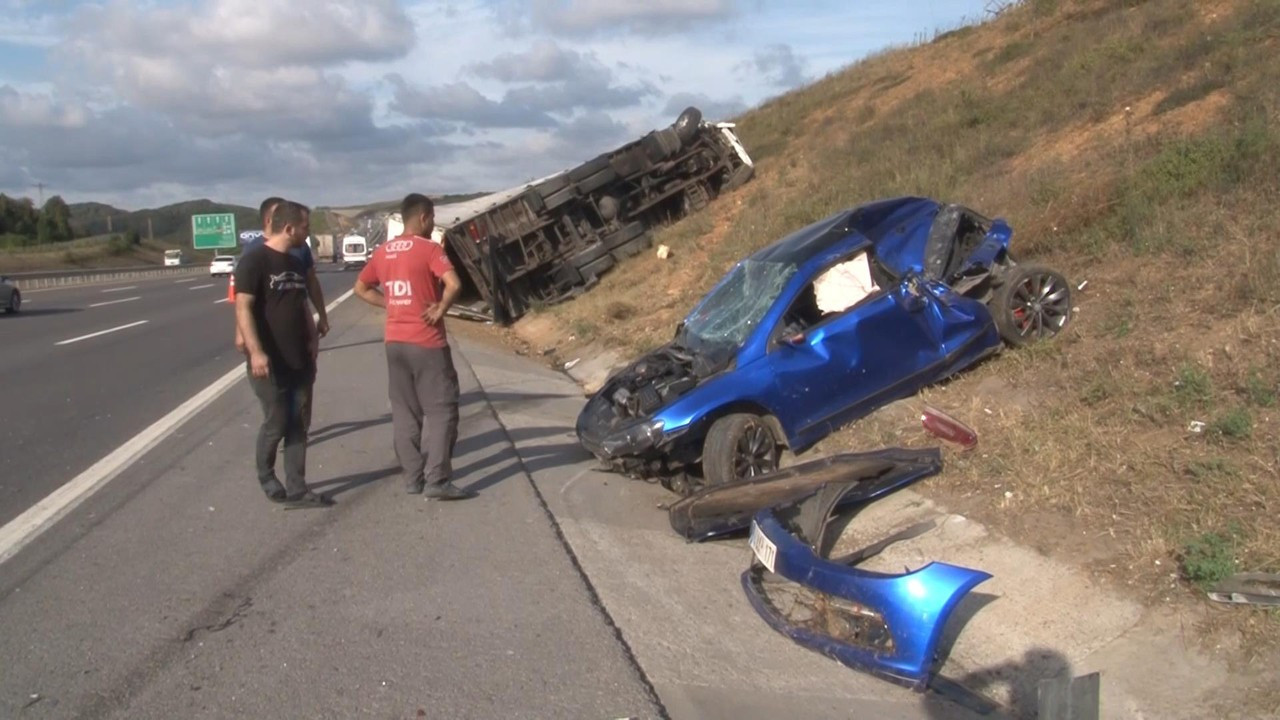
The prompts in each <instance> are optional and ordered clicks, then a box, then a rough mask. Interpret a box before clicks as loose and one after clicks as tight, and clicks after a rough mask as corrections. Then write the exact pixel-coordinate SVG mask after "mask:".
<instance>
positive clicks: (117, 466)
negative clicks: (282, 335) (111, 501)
mask: <svg viewBox="0 0 1280 720" xmlns="http://www.w3.org/2000/svg"><path fill="white" fill-rule="evenodd" d="M352 292H353V291H352V290H348V291H346V292H345V293H343V294H342V296H341V297H339V298H338V299H337V300H334V301H333V302H331V303H329V304H328V305H327V306H325V312H330V311H332V310H333V309H334V308H336V307H338V305H339V304H340V303H341V302H342V301H343V300H346V299H347V298H349V297H351V294H352ZM312 317H314V318H316V319H319V317H320V313H312ZM244 376H245V375H244V364H243V363H240V364H238V365H237V366H236V367H235V368H233V369H231V370H229V371H227V374H226V375H223V376H222V377H220V378H218V379H217V380H215V381H214V382H213V384H212V385H210V386H209V387H207V388H205V389H203V390H201V391H200V392H198V393H196V394H195V395H194V396H192V397H191V399H189V400H187V401H186V402H184V403H182V404H181V405H179V406H178V407H176V408H174V409H173V410H171V411H170V412H169V414H168V415H165V416H164V417H162V418H160V419H159V420H157V421H155V422H154V423H152V424H151V425H150V426H149V427H148V428H147V429H145V430H143V431H142V432H140V433H138V434H137V435H134V436H133V437H132V438H131V439H130V440H129V441H128V442H126V443H125V444H123V445H121V446H120V447H118V448H116V449H115V450H113V451H112V452H111V453H110V454H109V455H107V456H106V457H104V458H102V459H101V460H99V461H98V462H96V463H94V464H93V465H92V466H90V467H89V469H88V470H85V471H84V472H82V473H80V474H79V475H77V476H75V478H73V479H72V480H71V481H70V482H68V483H67V484H65V485H63V486H62V487H60V488H58V489H57V490H54V491H53V492H52V493H49V495H48V496H47V497H45V499H43V500H41V501H40V502H38V503H36V504H35V505H32V506H31V507H30V508H28V509H27V510H26V512H24V513H22V514H21V515H19V516H18V517H16V518H14V519H12V520H10V521H9V522H8V524H6V525H5V526H4V527H0V563H3V562H5V561H6V560H8V559H9V558H11V557H13V556H14V555H16V554H17V553H18V551H19V550H21V549H22V548H24V547H26V546H27V544H28V543H30V542H31V541H32V540H34V539H36V537H37V536H39V535H40V533H42V532H44V531H45V530H48V529H49V528H50V527H52V526H53V524H54V523H56V522H58V521H59V520H61V519H62V518H63V517H65V516H66V514H67V513H69V512H71V511H72V510H74V509H75V508H76V506H78V505H79V504H80V503H82V502H84V501H85V500H86V499H87V498H88V497H89V496H90V495H92V494H93V493H94V492H95V491H97V490H99V489H101V488H102V486H104V485H106V484H107V483H108V482H110V481H111V480H112V479H114V478H115V477H117V476H118V475H119V474H120V473H121V472H123V471H124V470H125V469H126V468H128V467H129V466H130V465H132V464H133V463H134V462H135V461H136V460H137V459H138V458H140V457H142V456H143V455H144V454H146V453H147V451H149V450H151V449H152V448H154V447H155V446H156V445H159V444H160V441H161V440H163V439H165V437H167V436H168V435H169V434H170V433H172V432H173V431H174V430H175V429H177V427H178V426H179V425H181V424H182V423H184V422H186V421H187V420H189V419H190V418H191V417H193V416H194V415H195V414H196V413H198V412H200V411H201V410H203V409H204V408H205V407H207V406H208V405H209V403H212V402H213V401H214V400H216V399H218V396H219V395H221V394H222V393H224V392H226V391H227V389H228V388H230V387H231V386H232V385H234V384H235V383H236V381H237V380H240V379H241V378H243V377H244Z"/></svg>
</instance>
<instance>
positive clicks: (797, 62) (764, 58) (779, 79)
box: [738, 43, 809, 88]
mask: <svg viewBox="0 0 1280 720" xmlns="http://www.w3.org/2000/svg"><path fill="white" fill-rule="evenodd" d="M807 64H808V63H807V61H806V60H805V59H804V58H802V57H800V56H798V55H796V53H795V51H794V50H792V49H791V46H790V45H786V44H783V43H778V44H775V45H769V46H768V47H765V48H762V49H760V50H758V51H756V54H755V57H754V58H752V60H751V61H750V62H744V63H742V64H740V65H739V66H738V69H739V71H740V72H742V73H743V74H747V75H750V74H752V73H754V74H756V75H757V76H758V77H761V78H764V79H765V80H766V81H767V82H768V83H769V84H771V85H774V86H776V87H780V88H793V87H798V86H800V85H803V84H805V83H806V82H808V81H809V78H808V76H806V75H805V72H804V69H805V66H806V65H807Z"/></svg>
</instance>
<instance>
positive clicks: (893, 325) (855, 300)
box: [576, 197, 1072, 495]
mask: <svg viewBox="0 0 1280 720" xmlns="http://www.w3.org/2000/svg"><path fill="white" fill-rule="evenodd" d="M1012 235H1013V231H1012V229H1011V228H1010V227H1009V225H1008V223H1006V222H1005V221H1004V220H1002V219H999V218H996V219H991V218H987V217H984V216H983V215H981V214H979V213H977V212H975V211H973V210H971V209H969V208H967V207H964V206H961V205H955V204H944V203H939V202H937V201H935V200H931V199H928V198H920V197H900V198H892V199H884V200H879V201H876V202H872V203H869V204H866V205H861V206H858V207H854V208H850V209H846V210H843V211H841V212H838V213H836V214H834V215H831V216H830V217H827V218H824V219H822V220H819V221H818V222H815V223H813V224H811V225H808V226H806V227H803V228H801V229H799V230H796V231H795V232H793V233H791V234H789V235H787V236H786V237H783V238H782V239H780V240H778V241H776V242H774V243H773V244H771V245H769V246H767V247H765V248H763V249H761V250H759V251H757V252H756V253H755V254H753V255H751V256H750V257H748V258H746V259H744V260H742V261H740V262H739V263H738V264H737V265H735V266H734V267H733V268H732V269H731V270H730V271H729V272H728V273H727V274H726V275H725V276H724V277H723V278H722V279H721V280H720V281H719V282H718V283H717V284H716V285H715V286H714V287H713V288H712V289H711V290H710V291H709V292H708V293H707V294H706V295H705V296H704V297H703V298H702V299H701V300H700V301H699V302H698V304H697V305H696V306H695V307H694V308H693V310H692V312H690V313H689V314H688V316H687V317H686V318H685V319H684V321H682V322H681V323H680V324H679V326H678V327H677V329H676V333H675V337H674V338H673V339H672V341H671V342H669V343H668V344H666V345H664V346H663V347H660V348H658V349H656V350H654V351H652V352H650V353H648V354H646V355H644V356H643V357H641V358H639V359H637V360H635V361H634V362H632V363H630V364H629V365H628V366H626V367H625V368H623V369H621V370H619V371H617V372H615V373H614V374H612V375H611V376H610V377H609V378H608V380H607V381H606V382H605V383H604V385H603V386H602V387H601V388H600V390H599V391H597V392H596V393H595V394H594V395H593V396H592V397H591V398H590V399H589V400H588V402H587V404H586V406H585V407H584V408H583V410H582V412H581V413H580V415H579V417H578V421H577V428H576V430H577V435H578V439H579V441H580V442H581V444H582V445H583V447H585V448H586V449H587V450H588V451H590V452H591V453H592V454H593V455H595V456H596V457H597V458H599V459H600V460H601V461H602V462H603V463H604V465H605V466H606V467H607V468H608V469H609V470H612V471H615V472H619V473H623V474H625V475H628V476H631V477H636V478H645V479H656V480H658V481H660V482H662V483H663V484H664V485H665V486H666V487H667V488H669V489H671V490H673V491H675V492H677V493H680V494H684V495H687V494H689V493H692V492H695V491H697V490H698V489H700V488H702V487H706V486H709V485H715V484H720V483H725V482H731V481H734V480H741V479H745V478H750V477H755V476H758V475H762V474H765V473H768V472H771V471H773V470H775V469H777V467H778V462H779V459H780V456H781V452H782V450H783V449H784V448H785V449H790V450H791V451H792V452H793V453H796V454H799V453H802V452H804V451H805V450H807V449H809V448H810V447H812V446H813V445H814V444H815V443H817V442H818V441H819V440H821V439H823V438H824V437H826V436H827V435H829V434H830V433H831V432H832V431H834V430H836V429H837V428H840V427H841V426H844V425H846V424H848V423H850V422H853V421H855V420H857V419H859V418H861V417H863V416H865V415H867V414H869V413H871V412H872V411H873V410H875V409H876V408H879V407H881V406H883V405H885V404H887V403H889V402H891V401H894V400H897V399H900V398H904V397H908V396H911V395H913V394H915V393H916V392H918V391H919V390H920V389H921V388H923V387H925V386H927V385H930V384H933V383H936V382H938V381H940V380H943V379H946V378H947V377H949V376H951V375H953V374H954V373H957V372H959V371H961V370H963V369H965V368H968V367H970V366H972V365H973V364H975V363H977V362H978V361H979V360H981V359H983V358H985V357H987V356H989V355H991V354H992V353H995V352H997V351H999V350H1000V349H1001V348H1002V347H1004V346H1006V345H1009V346H1014V347H1019V346H1024V345H1028V344H1030V343H1035V342H1039V341H1043V340H1046V339H1049V338H1052V337H1053V336H1055V335H1057V334H1059V333H1061V332H1062V331H1063V329H1064V328H1066V327H1067V325H1068V324H1069V323H1070V320H1071V312H1072V306H1071V288H1070V285H1069V284H1068V282H1067V280H1066V278H1064V277H1063V275H1062V274H1060V273H1059V272H1057V271H1055V270H1052V269H1049V268H1046V267H1042V266H1038V265H1029V264H1021V263H1017V262H1015V261H1014V257H1013V254H1012V253H1011V252H1010V248H1009V244H1010V239H1011V237H1012Z"/></svg>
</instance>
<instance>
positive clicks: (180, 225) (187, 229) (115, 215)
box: [70, 199, 261, 245]
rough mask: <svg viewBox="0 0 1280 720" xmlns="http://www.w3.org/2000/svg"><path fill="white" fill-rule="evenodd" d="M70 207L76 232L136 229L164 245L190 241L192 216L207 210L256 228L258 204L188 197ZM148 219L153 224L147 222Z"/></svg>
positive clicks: (96, 233)
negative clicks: (140, 206)
mask: <svg viewBox="0 0 1280 720" xmlns="http://www.w3.org/2000/svg"><path fill="white" fill-rule="evenodd" d="M70 208H71V227H72V228H73V229H74V230H75V233H76V235H77V236H86V235H108V234H121V235H127V234H128V233H130V232H137V233H138V234H139V235H140V236H142V237H143V238H147V237H154V238H155V241H156V242H157V243H159V244H164V245H190V244H191V216H192V215H201V214H205V213H233V214H234V215H235V216H236V228H237V229H251V228H257V227H258V226H259V225H260V224H261V223H259V222H258V210H257V208H250V207H244V206H243V205H229V204H226V203H218V202H214V201H212V200H207V199H200V200H188V201H186V202H180V203H175V204H173V205H165V206H164V207H160V208H154V209H146V210H135V211H129V210H121V209H119V208H115V207H112V206H110V205H105V204H103V203H96V202H87V203H75V204H73V205H71V206H70ZM148 221H149V222H150V226H148Z"/></svg>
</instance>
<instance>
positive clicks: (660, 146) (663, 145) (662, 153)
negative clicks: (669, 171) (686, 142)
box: [641, 128, 680, 163]
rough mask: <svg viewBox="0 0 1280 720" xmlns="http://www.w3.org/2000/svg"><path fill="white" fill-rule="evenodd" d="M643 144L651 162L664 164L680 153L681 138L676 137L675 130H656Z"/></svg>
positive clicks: (647, 136) (646, 137)
mask: <svg viewBox="0 0 1280 720" xmlns="http://www.w3.org/2000/svg"><path fill="white" fill-rule="evenodd" d="M641 143H642V144H643V147H644V153H645V155H648V156H649V161H650V162H655V163H657V162H662V161H663V160H666V159H667V158H668V157H670V156H672V155H674V154H675V153H677V152H679V151H680V136H678V135H676V131H675V128H663V129H661V130H654V131H653V132H651V133H649V134H648V135H646V136H645V137H644V140H642V141H641Z"/></svg>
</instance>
